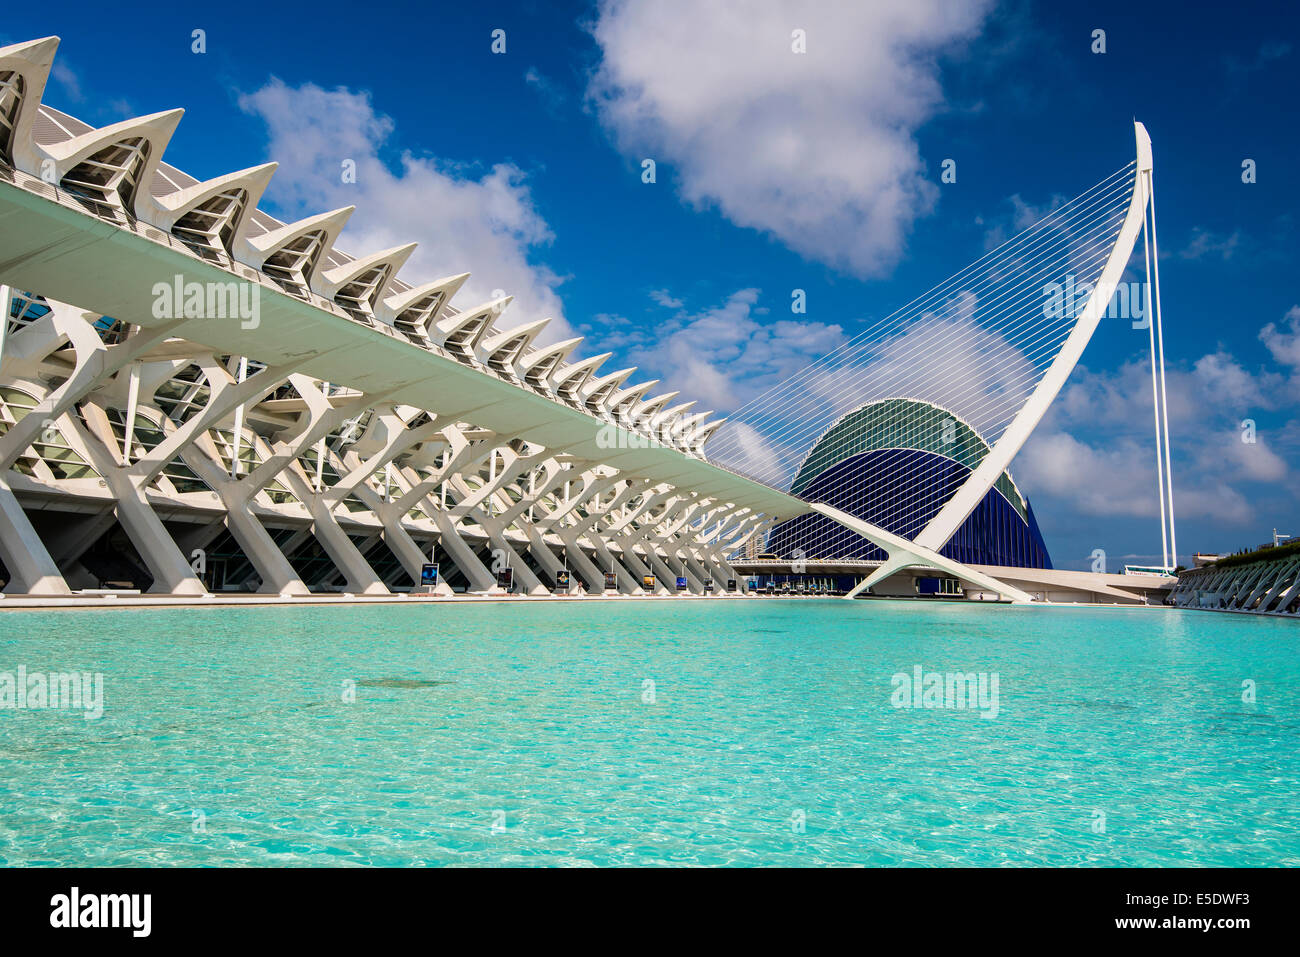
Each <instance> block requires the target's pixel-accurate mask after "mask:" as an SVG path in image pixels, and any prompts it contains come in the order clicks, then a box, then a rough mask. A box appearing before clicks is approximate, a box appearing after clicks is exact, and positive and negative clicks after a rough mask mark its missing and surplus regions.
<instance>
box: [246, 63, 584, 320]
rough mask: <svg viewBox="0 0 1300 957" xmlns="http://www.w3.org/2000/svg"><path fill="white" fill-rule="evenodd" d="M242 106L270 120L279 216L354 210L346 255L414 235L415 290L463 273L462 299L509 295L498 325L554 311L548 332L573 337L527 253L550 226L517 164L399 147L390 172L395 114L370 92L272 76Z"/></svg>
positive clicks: (541, 269)
mask: <svg viewBox="0 0 1300 957" xmlns="http://www.w3.org/2000/svg"><path fill="white" fill-rule="evenodd" d="M239 103H240V106H241V108H243V109H244V110H245V111H246V112H248V113H250V114H253V115H256V116H258V117H260V118H261V119H262V120H264V121H265V123H266V125H267V129H268V131H269V134H270V140H269V143H268V154H269V156H270V157H271V158H273V159H275V160H276V161H278V162H279V163H280V168H279V170H278V171H277V172H276V174H275V177H274V179H272V181H271V188H270V191H269V196H270V198H271V199H273V200H274V201H276V202H277V203H278V204H279V208H280V209H281V210H282V211H283V212H284V213H285V214H286V215H288V216H292V217H294V218H298V217H301V216H308V215H312V214H314V213H319V212H324V211H326V210H329V209H335V208H338V207H340V206H350V205H355V206H356V207H357V209H356V212H355V213H353V214H352V219H351V220H350V221H349V223H348V226H347V228H346V230H345V231H344V233H343V236H342V237H341V239H340V242H339V245H340V247H341V248H343V249H345V250H347V251H348V252H349V253H351V254H352V255H354V256H362V255H366V254H368V253H371V252H375V251H378V250H380V249H386V248H389V247H392V246H397V245H401V244H402V243H408V242H418V243H419V244H420V246H419V248H418V249H417V250H416V251H415V254H414V255H413V256H412V257H411V259H410V260H409V261H408V262H407V264H406V266H405V267H403V269H402V273H401V278H402V279H403V280H405V281H407V282H410V283H411V284H413V285H414V284H417V283H420V282H426V281H429V280H432V279H437V278H440V277H442V276H446V275H453V274H455V273H460V272H469V273H471V276H470V279H469V281H468V282H467V283H466V284H465V286H464V287H463V288H462V290H461V292H460V293H459V294H458V295H457V300H456V301H457V303H458V304H459V305H460V306H462V307H473V306H475V305H478V304H479V303H481V302H484V301H486V300H487V299H488V298H489V297H490V296H491V295H492V293H493V291H494V290H497V289H500V290H504V291H505V292H506V293H507V294H509V295H512V296H514V297H515V298H514V302H513V304H512V305H511V306H510V308H509V309H508V310H507V311H506V313H505V314H504V315H503V317H502V319H501V320H500V323H501V325H502V326H503V327H508V326H514V325H518V324H520V323H522V322H528V321H531V320H534V319H541V318H545V317H547V316H551V317H553V318H554V319H555V321H554V322H552V323H551V325H550V326H549V327H548V328H547V330H546V337H545V338H546V339H548V340H554V339H558V338H561V337H562V336H564V335H567V334H568V332H569V328H568V324H567V322H565V320H564V315H563V307H562V305H561V302H560V298H559V296H558V295H557V294H556V287H557V286H558V285H559V283H560V281H561V278H560V277H559V276H557V275H555V273H553V272H552V271H551V270H550V269H548V268H547V267H546V266H544V265H541V264H539V263H537V262H535V261H534V260H533V255H534V253H535V252H536V250H537V249H538V248H539V247H544V246H545V245H547V244H548V243H549V242H550V241H551V240H552V238H553V237H552V234H551V230H550V228H549V226H548V225H547V223H546V221H545V220H544V219H543V218H542V216H541V215H540V214H539V213H538V212H537V209H536V207H535V206H534V205H533V201H532V196H531V194H530V192H529V189H528V185H527V182H526V177H525V175H524V173H523V171H521V170H520V169H519V168H518V167H516V166H513V165H511V164H509V163H498V164H496V165H494V166H492V167H491V168H490V169H489V170H487V171H482V170H478V169H466V168H462V167H458V166H456V165H454V164H451V163H445V162H440V161H438V160H437V159H434V158H431V157H428V156H417V155H415V154H413V153H410V152H406V153H403V154H402V155H401V156H400V159H399V166H398V168H397V169H396V170H394V169H391V168H390V167H389V165H388V164H387V163H385V162H384V160H383V159H382V158H381V155H380V151H381V149H382V148H383V146H384V144H385V142H386V141H387V140H388V138H389V136H390V135H391V134H392V132H393V121H392V120H391V119H390V118H389V117H387V116H384V115H382V114H380V113H378V112H376V110H375V108H374V106H373V104H372V103H371V102H370V98H369V96H368V95H367V94H365V93H358V92H354V91H351V90H347V89H343V88H340V89H334V90H326V89H323V88H321V87H319V86H315V85H314V84H311V83H307V84H304V85H302V86H299V87H291V86H288V85H286V84H285V83H283V82H282V81H280V80H278V79H274V78H273V79H272V80H271V81H270V82H269V83H267V85H266V86H264V87H262V88H261V89H260V90H257V91H256V92H254V93H249V94H245V95H243V96H241V97H240V101H239ZM347 160H351V161H352V162H353V163H355V167H356V181H355V182H354V183H349V182H344V178H343V176H342V171H343V164H344V162H345V161H347Z"/></svg>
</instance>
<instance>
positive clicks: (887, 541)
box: [811, 502, 1033, 604]
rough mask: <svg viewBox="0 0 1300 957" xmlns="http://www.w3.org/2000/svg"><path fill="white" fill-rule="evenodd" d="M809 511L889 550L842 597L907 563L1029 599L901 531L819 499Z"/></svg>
mask: <svg viewBox="0 0 1300 957" xmlns="http://www.w3.org/2000/svg"><path fill="white" fill-rule="evenodd" d="M811 507H812V509H813V511H815V512H818V513H820V514H822V515H825V516H826V517H827V518H829V519H831V520H832V521H834V522H838V523H839V524H840V525H843V526H844V527H845V528H847V529H849V530H850V531H853V532H857V533H858V534H859V535H861V536H862V537H863V538H865V539H867V540H868V541H870V542H872V543H873V544H876V545H879V546H880V547H881V548H883V549H884V550H885V551H886V552H888V553H889V559H888V561H886V562H885V564H884V565H882V566H880V568H877V569H876V570H875V571H874V572H872V573H871V575H869V576H868V577H867V578H866V579H865V580H864V581H863V582H862V583H861V584H860V585H859V586H858V587H857V588H855V589H853V591H851V592H850V593H849V594H848V595H847V596H846V597H853V596H855V595H857V594H858V593H859V592H860V591H862V590H863V589H865V588H869V587H870V586H871V585H874V584H876V583H877V582H879V581H881V580H882V579H883V578H885V577H887V576H888V575H892V574H893V573H894V572H896V571H898V570H899V569H900V568H904V567H906V566H908V565H922V566H925V567H927V568H934V569H936V570H938V571H942V572H947V573H948V574H949V575H951V576H952V577H953V578H958V579H961V580H962V581H964V582H967V583H968V584H971V585H977V586H979V587H980V588H984V589H987V590H988V591H991V592H996V593H997V594H998V595H1000V596H1001V597H1002V598H1004V599H1006V600H1007V601H1010V602H1015V603H1017V604H1020V603H1027V602H1031V601H1033V599H1032V598H1031V597H1029V595H1028V594H1026V593H1025V592H1023V591H1021V590H1020V589H1019V588H1015V587H1014V586H1012V585H1008V584H1006V583H1005V582H1000V581H998V580H997V579H996V578H993V577H991V576H989V575H985V574H984V573H983V572H977V571H976V570H975V569H973V568H971V567H970V566H968V565H963V564H962V563H961V562H955V561H953V560H952V559H951V558H945V557H944V556H943V555H940V554H939V553H938V552H935V551H931V550H930V549H928V548H923V547H922V546H920V545H917V544H916V543H915V542H913V541H910V540H908V539H906V538H903V537H902V536H901V535H895V534H894V533H893V532H887V531H885V530H884V529H883V528H878V527H876V526H875V525H872V524H870V523H868V522H864V521H862V519H860V518H857V517H855V516H853V515H849V514H848V513H847V512H841V511H840V510H839V509H837V508H831V507H830V506H829V505H822V504H820V503H816V502H814V503H811Z"/></svg>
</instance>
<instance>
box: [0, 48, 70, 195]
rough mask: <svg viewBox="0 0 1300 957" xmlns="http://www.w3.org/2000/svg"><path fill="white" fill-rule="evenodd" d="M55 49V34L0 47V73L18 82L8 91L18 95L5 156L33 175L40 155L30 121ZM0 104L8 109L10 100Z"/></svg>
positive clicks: (1, 149)
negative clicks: (12, 75) (14, 77)
mask: <svg viewBox="0 0 1300 957" xmlns="http://www.w3.org/2000/svg"><path fill="white" fill-rule="evenodd" d="M58 49H59V38H58V37H45V38H44V39H41V40H30V41H28V42H26V43H15V44H13V45H12V46H7V47H0V74H4V73H12V74H14V75H15V76H16V77H17V78H18V79H19V80H20V81H21V82H14V83H12V84H11V89H10V93H9V95H11V96H15V97H17V98H18V104H17V107H18V108H17V112H16V113H14V115H13V120H12V123H13V126H12V129H10V130H8V131H7V132H8V137H9V143H8V147H9V149H8V157H9V159H10V161H12V163H13V165H14V166H16V167H17V168H18V169H21V170H22V171H23V172H26V173H31V174H32V175H33V176H39V175H41V169H40V167H41V159H42V157H41V156H40V155H39V154H38V153H37V152H36V144H35V143H34V142H33V141H32V124H33V123H34V122H36V113H37V111H38V110H39V109H40V108H41V97H42V96H44V95H45V83H46V81H47V80H48V79H49V76H50V67H52V66H53V65H54V54H55V53H56V52H57V51H58ZM0 106H2V107H3V108H4V109H10V108H12V103H11V102H6V103H4V104H2V105H0ZM3 135H5V133H4V132H2V131H0V136H3ZM4 147H5V144H4V143H0V155H4V154H5V152H6V151H5V149H4Z"/></svg>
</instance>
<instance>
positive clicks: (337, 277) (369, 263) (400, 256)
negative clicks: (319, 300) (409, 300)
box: [312, 243, 419, 308]
mask: <svg viewBox="0 0 1300 957" xmlns="http://www.w3.org/2000/svg"><path fill="white" fill-rule="evenodd" d="M417 246H419V243H406V244H404V245H401V246H394V247H393V248H392V249H383V250H380V251H379V252H377V253H371V254H370V255H369V256H362V257H361V258H359V259H353V260H351V261H350V262H345V263H342V264H340V265H338V266H331V267H330V268H328V269H321V270H318V271H317V273H316V277H315V281H314V282H313V283H312V288H313V289H315V291H316V292H317V293H319V294H320V295H322V296H324V297H325V298H326V299H333V298H334V296H335V295H336V294H337V293H338V291H339V290H340V289H341V288H342V287H343V286H345V285H347V284H348V283H350V282H352V281H353V280H355V279H357V278H359V277H361V276H362V275H363V274H365V273H367V272H370V271H371V270H373V269H375V268H376V267H382V268H384V269H386V273H387V274H386V275H385V276H384V277H383V279H382V282H381V283H380V285H379V287H378V288H377V289H376V290H375V298H374V302H378V301H379V298H380V297H381V296H382V295H383V291H384V288H385V287H387V285H388V284H389V283H390V282H392V279H393V277H394V276H396V275H397V272H398V270H399V269H401V268H402V266H404V265H405V264H406V261H407V260H408V259H410V258H411V253H413V252H415V249H416V247H417ZM374 302H372V303H371V308H373V307H374Z"/></svg>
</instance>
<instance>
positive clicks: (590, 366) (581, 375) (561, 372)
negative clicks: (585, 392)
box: [551, 352, 614, 400]
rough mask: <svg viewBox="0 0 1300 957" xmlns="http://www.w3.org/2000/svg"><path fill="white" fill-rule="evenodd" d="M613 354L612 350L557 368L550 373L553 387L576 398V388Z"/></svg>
mask: <svg viewBox="0 0 1300 957" xmlns="http://www.w3.org/2000/svg"><path fill="white" fill-rule="evenodd" d="M613 354H614V353H612V352H605V353H602V354H601V355H598V356H591V357H590V358H588V359H583V360H581V361H579V362H574V363H572V364H570V365H567V366H564V367H563V368H560V369H557V370H556V371H555V372H553V373H552V374H551V382H552V384H553V385H554V387H555V391H556V392H558V393H561V394H563V395H565V396H567V397H568V398H570V399H575V400H576V396H577V392H578V389H580V388H581V387H582V385H583V383H585V382H586V381H587V379H588V378H589V377H590V376H591V374H592V373H593V372H595V371H596V370H597V369H598V368H600V366H601V364H602V363H604V361H605V360H606V359H608V358H609V357H610V356H612V355H613Z"/></svg>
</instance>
